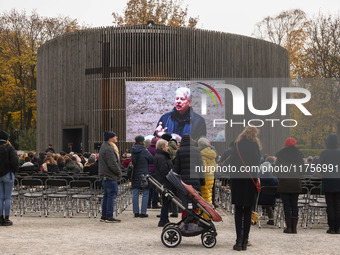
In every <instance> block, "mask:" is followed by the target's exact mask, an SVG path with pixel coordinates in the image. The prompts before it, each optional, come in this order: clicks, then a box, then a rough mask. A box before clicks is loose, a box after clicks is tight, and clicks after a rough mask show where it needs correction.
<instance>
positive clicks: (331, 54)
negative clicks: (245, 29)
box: [253, 9, 340, 149]
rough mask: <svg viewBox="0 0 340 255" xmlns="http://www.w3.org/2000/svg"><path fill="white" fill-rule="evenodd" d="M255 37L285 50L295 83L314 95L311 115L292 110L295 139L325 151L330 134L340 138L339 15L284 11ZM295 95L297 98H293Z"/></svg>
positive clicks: (258, 27) (263, 23)
mask: <svg viewBox="0 0 340 255" xmlns="http://www.w3.org/2000/svg"><path fill="white" fill-rule="evenodd" d="M253 35H254V36H255V37H257V38H260V39H264V40H268V41H271V42H274V43H277V44H279V45H281V46H283V47H285V48H286V49H287V50H288V52H289V57H290V76H291V78H294V79H296V80H295V81H294V82H293V83H292V84H293V86H299V87H304V88H307V89H308V90H309V91H310V92H311V95H312V98H311V100H310V101H309V102H308V103H306V104H304V106H305V107H306V108H307V109H309V111H310V112H311V113H312V116H305V115H303V114H302V113H301V111H299V110H298V109H297V108H295V107H292V108H291V117H292V118H293V119H296V120H297V121H298V123H299V124H298V126H297V127H295V128H292V136H294V137H296V138H298V139H299V142H300V144H302V146H303V147H305V148H315V149H316V148H324V146H325V144H324V141H325V139H326V137H327V136H328V134H330V133H338V135H339V137H340V83H339V78H340V16H339V14H336V15H331V14H328V15H325V14H322V13H319V14H318V15H317V16H315V17H313V18H309V17H308V16H307V15H306V13H305V12H303V11H302V10H299V9H295V10H289V11H283V12H281V13H279V14H278V15H275V16H271V17H266V18H264V19H263V20H262V21H261V22H259V23H257V24H256V27H255V31H254V33H253ZM293 96H294V95H293ZM296 96H298V95H296Z"/></svg>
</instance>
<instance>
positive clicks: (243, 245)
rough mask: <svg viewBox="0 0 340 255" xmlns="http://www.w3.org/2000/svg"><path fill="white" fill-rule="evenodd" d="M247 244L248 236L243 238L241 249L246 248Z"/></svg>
mask: <svg viewBox="0 0 340 255" xmlns="http://www.w3.org/2000/svg"><path fill="white" fill-rule="evenodd" d="M247 245H248V238H246V239H243V242H242V250H243V251H246V250H247Z"/></svg>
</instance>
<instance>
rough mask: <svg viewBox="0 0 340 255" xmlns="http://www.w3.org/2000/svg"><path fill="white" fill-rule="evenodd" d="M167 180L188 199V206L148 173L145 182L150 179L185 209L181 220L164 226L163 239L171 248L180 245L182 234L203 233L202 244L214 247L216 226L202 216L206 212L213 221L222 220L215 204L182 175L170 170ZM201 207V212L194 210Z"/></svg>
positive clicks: (164, 193)
mask: <svg viewBox="0 0 340 255" xmlns="http://www.w3.org/2000/svg"><path fill="white" fill-rule="evenodd" d="M166 178H167V180H168V181H169V182H170V183H171V184H172V185H173V186H174V187H175V189H176V190H177V191H178V192H179V193H180V194H181V195H183V196H185V198H186V199H187V200H188V203H187V204H188V205H187V207H186V206H185V205H184V204H183V203H182V201H181V200H180V199H179V198H178V197H176V196H175V195H174V193H173V192H172V191H170V190H169V189H166V188H164V187H163V186H162V184H160V183H159V182H158V181H157V180H156V179H155V178H153V177H152V176H150V175H147V176H146V178H145V182H147V180H148V181H150V182H151V183H152V184H154V185H155V186H156V187H157V189H158V190H159V191H160V192H161V193H162V195H164V196H165V197H166V198H167V199H168V200H169V201H171V202H174V203H175V204H176V205H178V207H179V208H181V209H182V210H184V211H185V213H186V216H185V218H183V219H182V220H181V221H180V222H177V223H171V222H170V223H168V224H166V225H165V226H164V227H163V231H162V235H161V240H162V243H163V244H164V245H165V246H166V247H169V248H174V247H176V246H178V245H179V244H180V243H181V241H182V236H197V235H201V240H202V244H203V246H204V247H206V248H212V247H214V246H215V244H216V236H217V232H216V228H215V226H214V223H213V222H212V221H211V220H206V219H204V218H203V217H202V213H203V212H204V213H206V214H207V215H208V216H209V217H210V218H211V219H212V220H213V221H215V222H219V221H222V217H221V216H220V215H219V214H218V212H217V211H216V210H215V208H214V207H213V205H211V204H209V203H208V202H206V201H205V200H204V199H203V198H202V197H201V196H200V195H199V193H198V192H197V191H196V190H195V189H194V188H193V187H192V186H191V185H187V184H185V183H184V182H183V181H182V180H181V177H180V176H179V175H178V174H176V173H174V172H173V171H170V172H169V173H168V175H167V176H166ZM194 207H195V208H199V209H201V212H202V213H201V214H198V213H196V212H195V211H194V209H193V208H194Z"/></svg>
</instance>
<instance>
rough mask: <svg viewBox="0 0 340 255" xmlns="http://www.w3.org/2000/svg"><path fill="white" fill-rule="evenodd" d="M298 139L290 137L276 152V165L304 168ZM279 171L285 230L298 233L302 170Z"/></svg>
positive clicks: (279, 188)
mask: <svg viewBox="0 0 340 255" xmlns="http://www.w3.org/2000/svg"><path fill="white" fill-rule="evenodd" d="M295 145H296V140H295V139H294V138H292V137H289V138H287V139H286V141H285V147H284V148H283V149H282V150H280V151H279V152H278V153H276V158H277V159H276V164H275V165H276V166H281V167H287V168H292V167H293V169H302V167H303V165H304V161H303V153H302V152H301V151H300V150H299V149H298V148H297V147H296V146H295ZM288 174H289V176H287V173H285V172H278V173H277V174H276V175H277V176H278V177H279V184H278V186H277V190H278V192H280V196H281V200H282V203H283V211H284V214H285V222H286V226H287V228H286V229H285V230H284V231H283V232H284V233H287V234H296V233H297V229H296V227H297V223H298V220H299V218H298V216H299V209H298V198H299V194H300V193H301V192H302V186H301V179H300V178H301V176H300V171H296V172H291V173H288Z"/></svg>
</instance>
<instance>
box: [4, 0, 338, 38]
mask: <svg viewBox="0 0 340 255" xmlns="http://www.w3.org/2000/svg"><path fill="white" fill-rule="evenodd" d="M182 2H183V6H185V5H188V9H189V14H190V16H193V17H196V16H199V18H200V20H199V23H198V28H203V29H208V30H215V31H223V32H228V33H235V34H242V35H247V36H250V35H251V33H252V32H253V29H254V26H255V24H256V23H257V22H259V21H261V20H262V19H263V18H264V17H266V16H273V15H276V14H278V13H279V12H280V11H282V10H288V9H294V8H300V9H302V10H304V11H305V12H306V13H307V14H308V15H311V16H312V15H315V14H317V13H318V12H319V11H321V12H323V13H332V14H335V13H339V12H340V2H339V0H323V1H321V0H281V1H277V0H243V1H242V0H233V1H230V0H183V1H182ZM126 3H127V0H96V1H89V0H57V1H46V0H7V1H5V0H1V3H0V12H1V13H2V12H3V11H9V10H11V9H12V8H15V9H17V10H26V11H27V12H31V10H33V9H36V10H37V12H38V14H40V15H41V16H49V17H55V16H57V15H59V14H61V15H64V16H69V17H70V18H73V19H78V21H79V22H80V23H81V24H83V23H85V24H87V25H89V26H92V27H98V26H111V25H112V21H113V18H112V12H118V13H120V14H121V13H122V12H123V10H124V7H125V6H126Z"/></svg>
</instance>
